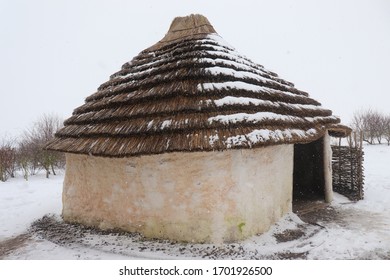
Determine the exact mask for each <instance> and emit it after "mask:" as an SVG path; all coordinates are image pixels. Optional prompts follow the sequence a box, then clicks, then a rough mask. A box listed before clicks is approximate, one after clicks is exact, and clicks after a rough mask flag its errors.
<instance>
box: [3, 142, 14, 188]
mask: <svg viewBox="0 0 390 280" xmlns="http://www.w3.org/2000/svg"><path fill="white" fill-rule="evenodd" d="M12 143H13V142H12V141H11V140H5V139H3V140H2V142H1V143H0V181H3V182H5V181H7V180H8V178H9V177H15V171H16V149H15V148H14V147H13V145H12Z"/></svg>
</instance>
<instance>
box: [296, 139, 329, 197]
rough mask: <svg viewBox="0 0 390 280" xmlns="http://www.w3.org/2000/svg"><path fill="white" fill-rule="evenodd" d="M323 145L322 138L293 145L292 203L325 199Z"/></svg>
mask: <svg viewBox="0 0 390 280" xmlns="http://www.w3.org/2000/svg"><path fill="white" fill-rule="evenodd" d="M323 145H324V144H323V138H320V139H319V140H317V141H314V142H311V143H308V144H295V145H294V175H293V176H294V177H293V200H294V201H296V200H317V199H321V200H324V199H325V189H324V184H325V180H324V155H323Z"/></svg>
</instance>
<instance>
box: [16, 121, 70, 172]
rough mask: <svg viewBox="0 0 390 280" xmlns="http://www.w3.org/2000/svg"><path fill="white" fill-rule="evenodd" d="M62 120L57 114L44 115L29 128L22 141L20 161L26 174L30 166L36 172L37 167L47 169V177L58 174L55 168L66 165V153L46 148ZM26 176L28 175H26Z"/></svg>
mask: <svg viewBox="0 0 390 280" xmlns="http://www.w3.org/2000/svg"><path fill="white" fill-rule="evenodd" d="M61 126H62V121H61V120H60V118H59V117H58V116H56V115H43V116H42V117H41V118H40V119H39V120H38V121H37V122H35V123H34V125H33V126H32V127H31V128H30V129H28V130H27V131H26V132H25V133H24V136H23V140H22V142H21V143H20V145H19V146H20V151H21V155H20V162H21V164H24V170H25V171H24V174H25V175H26V174H27V173H26V170H27V168H28V167H29V169H30V171H32V172H36V170H37V168H38V167H39V168H42V169H44V170H45V171H46V178H49V175H50V174H51V173H52V174H53V175H56V172H55V168H57V167H60V166H63V165H64V163H63V162H64V155H63V154H62V153H59V152H54V151H47V150H45V149H44V146H45V145H46V143H47V142H48V141H49V140H51V139H53V137H54V134H55V132H56V131H57V130H58V129H59V128H61ZM25 178H26V176H25Z"/></svg>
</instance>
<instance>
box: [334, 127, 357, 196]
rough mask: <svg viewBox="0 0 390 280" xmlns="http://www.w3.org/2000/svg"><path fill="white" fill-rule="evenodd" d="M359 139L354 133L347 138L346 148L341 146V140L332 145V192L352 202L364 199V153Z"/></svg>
mask: <svg viewBox="0 0 390 280" xmlns="http://www.w3.org/2000/svg"><path fill="white" fill-rule="evenodd" d="M359 136H361V135H359ZM358 138H359V139H358ZM361 139H362V137H358V135H357V134H356V132H355V133H353V134H352V135H351V136H350V137H349V138H348V144H349V145H348V146H342V145H341V139H339V144H338V145H332V152H333V155H332V169H333V190H334V191H336V192H338V193H340V194H342V195H344V196H346V197H348V198H349V199H350V200H352V201H358V200H361V199H363V198H364V189H363V187H364V167H363V162H364V151H363V143H362V140H361Z"/></svg>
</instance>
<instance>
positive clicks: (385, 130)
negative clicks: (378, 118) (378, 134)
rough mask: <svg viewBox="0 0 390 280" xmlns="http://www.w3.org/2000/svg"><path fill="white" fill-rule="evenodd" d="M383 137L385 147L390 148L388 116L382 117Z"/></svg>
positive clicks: (389, 118) (389, 122)
mask: <svg viewBox="0 0 390 280" xmlns="http://www.w3.org/2000/svg"><path fill="white" fill-rule="evenodd" d="M384 127H385V129H384V137H385V140H386V141H387V145H388V146H390V115H387V116H386V117H384Z"/></svg>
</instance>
